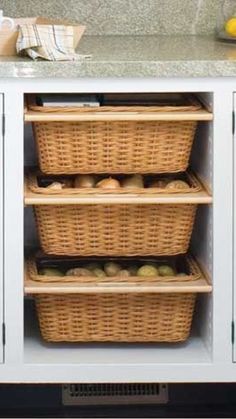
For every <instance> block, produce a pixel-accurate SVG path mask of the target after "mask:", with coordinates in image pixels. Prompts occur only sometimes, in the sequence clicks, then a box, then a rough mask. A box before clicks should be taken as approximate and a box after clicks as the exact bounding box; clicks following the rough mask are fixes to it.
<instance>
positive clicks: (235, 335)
mask: <svg viewBox="0 0 236 419" xmlns="http://www.w3.org/2000/svg"><path fill="white" fill-rule="evenodd" d="M233 102H234V112H233V130H232V131H233V171H234V173H233V319H232V343H233V362H236V93H234V98H233Z"/></svg>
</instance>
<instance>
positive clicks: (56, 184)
mask: <svg viewBox="0 0 236 419" xmlns="http://www.w3.org/2000/svg"><path fill="white" fill-rule="evenodd" d="M64 186H65V184H64V183H61V182H53V183H51V184H50V185H48V186H47V189H53V190H60V189H63V188H64Z"/></svg>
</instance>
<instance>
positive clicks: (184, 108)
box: [26, 94, 203, 114]
mask: <svg viewBox="0 0 236 419" xmlns="http://www.w3.org/2000/svg"><path fill="white" fill-rule="evenodd" d="M182 96H183V98H184V99H185V100H186V105H179V106H176V105H175V106H171V105H170V106H166V105H164V106H161V105H159V106H158V105H155V106H132V105H130V106H99V107H81V108H80V107H74V106H71V107H62V106H58V107H56V106H55V107H49V106H39V105H36V104H35V96H34V95H28V96H27V102H26V108H27V109H26V111H27V110H30V111H33V112H41V113H79V114H81V113H94V112H96V113H114V112H115V113H123V112H140V113H145V112H149V113H150V112H151V113H153V112H154V113H155V112H193V111H199V110H202V109H203V106H202V104H201V102H200V101H199V100H198V99H197V98H196V97H195V96H194V95H192V94H184V95H182Z"/></svg>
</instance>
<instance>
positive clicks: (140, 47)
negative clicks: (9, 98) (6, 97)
mask: <svg viewBox="0 0 236 419" xmlns="http://www.w3.org/2000/svg"><path fill="white" fill-rule="evenodd" d="M78 52H79V53H81V54H91V58H90V59H83V60H80V61H73V62H46V61H37V62H33V61H32V60H30V59H28V58H17V57H1V58H0V77H1V78H79V77H84V78H85V77H93V78H105V77H127V78H129V77H221V76H226V77H236V43H235V44H229V43H228V44H227V43H221V42H218V41H215V40H214V38H213V37H212V36H160V35H155V36H154V35H151V36H148V35H145V36H140V35H139V36H111V35H109V36H108V35H107V36H84V37H83V39H82V40H81V42H80V44H79V49H78Z"/></svg>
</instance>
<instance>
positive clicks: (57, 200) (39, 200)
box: [25, 191, 213, 206]
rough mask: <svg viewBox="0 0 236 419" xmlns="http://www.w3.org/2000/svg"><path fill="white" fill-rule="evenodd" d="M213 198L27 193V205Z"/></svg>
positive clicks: (203, 196) (203, 199)
mask: <svg viewBox="0 0 236 419" xmlns="http://www.w3.org/2000/svg"><path fill="white" fill-rule="evenodd" d="M212 202H213V198H212V197H211V196H210V195H208V194H207V193H206V192H205V191H202V192H198V193H195V194H178V195H177V194H176V195H175V196H173V195H172V196H170V195H161V196H155V195H153V194H152V195H145V196H143V195H140V196H139V195H128V194H126V195H124V196H120V195H103V196H101V195H99V196H98V195H97V196H95V195H92V196H91V195H87V196H86V195H79V196H76V195H60V196H55V195H54V196H52V195H51V196H50V195H48V196H47V195H42V196H40V195H37V194H35V193H33V192H30V191H26V192H25V205H26V206H28V205H75V204H80V205H89V204H114V205H115V204H211V203H212Z"/></svg>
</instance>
